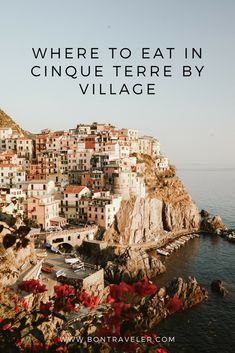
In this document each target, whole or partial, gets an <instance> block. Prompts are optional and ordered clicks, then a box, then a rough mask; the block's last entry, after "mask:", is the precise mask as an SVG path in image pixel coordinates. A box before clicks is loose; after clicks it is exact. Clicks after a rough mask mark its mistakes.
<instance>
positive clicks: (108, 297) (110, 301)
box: [106, 295, 115, 304]
mask: <svg viewBox="0 0 235 353" xmlns="http://www.w3.org/2000/svg"><path fill="white" fill-rule="evenodd" d="M113 302H115V299H113V298H112V297H111V295H108V296H107V300H106V303H107V304H112V303H113Z"/></svg>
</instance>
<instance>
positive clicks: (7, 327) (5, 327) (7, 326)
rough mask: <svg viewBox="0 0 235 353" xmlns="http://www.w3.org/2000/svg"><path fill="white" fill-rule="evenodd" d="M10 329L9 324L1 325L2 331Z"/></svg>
mask: <svg viewBox="0 0 235 353" xmlns="http://www.w3.org/2000/svg"><path fill="white" fill-rule="evenodd" d="M10 328H11V324H10V323H8V324H5V325H3V327H2V330H3V331H6V330H9V329H10Z"/></svg>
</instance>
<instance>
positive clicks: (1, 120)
mask: <svg viewBox="0 0 235 353" xmlns="http://www.w3.org/2000/svg"><path fill="white" fill-rule="evenodd" d="M0 127H8V128H11V129H12V130H13V131H14V132H15V133H17V134H19V135H22V136H26V137H32V136H31V134H30V133H28V132H26V131H24V130H23V129H21V127H20V126H19V125H18V124H16V122H15V121H14V120H13V119H12V118H11V117H10V116H9V115H7V114H6V113H5V112H4V111H3V110H2V109H0Z"/></svg>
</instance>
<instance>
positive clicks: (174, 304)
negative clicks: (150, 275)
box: [167, 294, 182, 314]
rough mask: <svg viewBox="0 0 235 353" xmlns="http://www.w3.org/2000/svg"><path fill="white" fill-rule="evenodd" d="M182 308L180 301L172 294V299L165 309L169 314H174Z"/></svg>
mask: <svg viewBox="0 0 235 353" xmlns="http://www.w3.org/2000/svg"><path fill="white" fill-rule="evenodd" d="M181 307H182V302H181V300H180V299H179V298H178V297H177V295H176V294H174V296H173V298H171V299H170V300H169V302H168V304H167V309H168V310H169V312H170V314H173V313H175V312H176V311H178V310H180V309H181Z"/></svg>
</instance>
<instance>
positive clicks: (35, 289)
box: [18, 278, 47, 294]
mask: <svg viewBox="0 0 235 353" xmlns="http://www.w3.org/2000/svg"><path fill="white" fill-rule="evenodd" d="M18 288H19V289H20V290H24V291H25V292H27V293H34V294H36V293H43V292H45V291H46V290H47V289H46V286H45V284H41V283H40V282H39V281H38V280H37V279H34V278H32V279H29V280H27V281H23V282H21V283H20V284H18Z"/></svg>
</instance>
